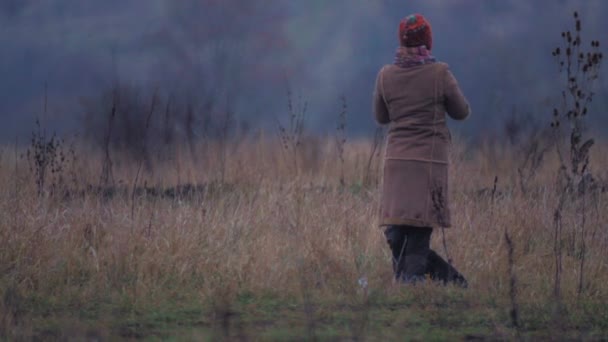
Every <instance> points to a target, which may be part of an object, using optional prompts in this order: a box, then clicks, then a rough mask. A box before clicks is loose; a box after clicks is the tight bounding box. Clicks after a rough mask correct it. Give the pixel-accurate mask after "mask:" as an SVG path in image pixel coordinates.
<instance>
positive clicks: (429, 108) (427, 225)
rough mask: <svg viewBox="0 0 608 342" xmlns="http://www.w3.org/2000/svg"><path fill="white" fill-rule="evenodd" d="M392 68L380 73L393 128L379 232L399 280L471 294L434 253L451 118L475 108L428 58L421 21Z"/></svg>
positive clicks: (413, 21) (445, 211)
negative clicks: (456, 287) (461, 288)
mask: <svg viewBox="0 0 608 342" xmlns="http://www.w3.org/2000/svg"><path fill="white" fill-rule="evenodd" d="M399 41H400V43H401V46H400V47H399V48H398V49H397V53H396V57H395V62H394V64H392V65H386V66H384V67H383V68H382V69H381V70H380V72H379V73H378V78H377V80H376V89H375V92H374V113H375V117H376V120H377V121H378V123H380V124H390V126H389V132H388V141H387V146H386V154H385V160H384V184H383V192H382V201H381V214H380V221H381V222H380V225H381V226H384V227H386V230H385V235H386V239H387V242H388V244H389V246H390V248H391V250H392V255H393V269H394V272H395V277H396V278H397V279H398V280H399V281H402V282H405V283H415V282H418V281H421V280H424V279H425V277H426V275H429V276H430V277H431V279H434V280H438V281H443V282H444V283H447V282H454V283H457V284H459V285H461V286H466V285H467V283H466V280H465V279H464V277H463V276H462V275H461V274H459V273H458V272H457V271H456V270H455V269H454V268H453V267H452V266H451V265H449V264H448V263H447V262H445V261H444V260H443V259H442V258H441V257H440V256H439V255H437V253H435V252H434V251H432V250H431V249H430V240H431V233H432V232H433V228H444V227H446V228H447V227H450V212H449V201H448V148H449V144H450V140H451V137H450V132H449V130H448V127H447V125H446V115H445V113H446V112H447V113H448V114H449V116H450V117H452V118H453V119H456V120H464V119H465V118H466V117H467V116H469V114H470V107H469V104H468V102H467V100H466V98H465V97H464V96H463V94H462V92H461V90H460V88H459V86H458V82H457V81H456V79H455V78H454V75H452V73H451V72H450V70H449V69H448V66H447V64H444V63H439V62H437V61H436V59H435V58H434V57H433V56H432V55H431V49H432V48H433V36H432V31H431V25H430V24H429V22H428V21H427V20H426V19H425V18H424V17H423V16H422V15H420V14H413V15H410V16H407V17H406V18H404V19H403V20H402V21H401V23H400V25H399Z"/></svg>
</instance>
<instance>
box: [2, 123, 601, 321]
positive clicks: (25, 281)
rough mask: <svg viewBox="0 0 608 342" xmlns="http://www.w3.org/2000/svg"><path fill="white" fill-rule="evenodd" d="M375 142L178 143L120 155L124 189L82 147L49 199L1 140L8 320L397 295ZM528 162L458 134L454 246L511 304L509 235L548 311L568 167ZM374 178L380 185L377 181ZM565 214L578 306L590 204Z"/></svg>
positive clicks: (592, 249)
mask: <svg viewBox="0 0 608 342" xmlns="http://www.w3.org/2000/svg"><path fill="white" fill-rule="evenodd" d="M370 144H371V142H370V141H366V140H360V141H349V142H347V143H346V145H345V146H344V148H345V150H344V152H343V153H344V158H343V159H344V166H343V167H342V166H341V165H339V163H338V159H339V156H338V155H337V153H338V152H337V149H336V146H335V141H334V140H333V139H321V138H319V139H313V138H306V139H303V142H302V144H301V145H300V146H299V147H298V148H297V149H296V150H295V151H292V150H285V149H284V148H283V147H282V145H281V144H280V143H278V142H275V141H274V140H273V139H272V138H267V137H265V136H263V135H261V136H260V137H257V138H250V139H246V140H243V141H240V142H238V143H237V142H234V143H229V144H222V145H221V146H220V145H214V144H213V143H207V144H205V145H200V146H199V147H198V150H196V151H195V152H194V155H193V154H192V153H191V151H189V150H188V149H187V148H183V149H180V148H175V150H174V151H173V152H172V153H170V154H169V155H168V157H166V158H165V157H164V158H162V159H161V160H157V161H156V162H155V163H154V164H153V165H152V167H151V168H150V169H145V168H144V171H143V173H142V174H141V175H140V176H137V172H138V171H137V170H138V164H137V163H134V162H132V161H131V160H130V157H128V155H120V154H117V153H115V154H114V155H113V167H114V170H113V173H114V179H115V181H116V184H115V188H116V189H117V190H116V191H115V192H114V193H113V195H111V196H110V194H109V193H105V194H104V193H100V192H99V191H98V189H95V187H90V185H96V184H97V183H98V181H99V175H100V172H101V169H102V160H103V159H102V154H101V153H97V152H95V151H92V150H87V149H85V148H82V149H77V150H76V153H75V155H76V156H77V157H76V160H75V161H74V162H73V163H72V162H70V163H69V165H66V167H65V168H64V170H63V171H62V172H65V173H66V174H71V175H73V177H72V178H70V177H65V178H66V179H69V180H68V181H65V184H64V185H62V186H63V188H62V189H65V190H68V192H62V191H56V192H55V193H54V194H51V193H48V192H47V193H44V194H43V195H42V196H39V195H38V192H37V188H36V184H35V180H34V175H33V173H32V171H31V170H30V169H29V166H28V163H27V160H26V159H25V158H23V157H22V155H24V151H23V149H20V148H14V147H8V146H7V147H5V148H3V149H2V150H0V213H1V214H0V268H1V269H0V298H2V301H1V302H0V318H1V320H0V324H2V329H3V330H4V331H5V332H7V331H8V332H10V331H13V332H15V331H17V330H19V329H24V327H25V326H27V324H26V323H27V319H28V318H27V317H28V315H27V313H28V312H29V310H31V308H32V306H34V307H37V306H36V305H38V307H45V305H48V306H49V307H60V308H65V309H67V310H72V309H73V310H77V309H78V308H81V307H85V306H87V305H91V303H93V304H95V305H109V303H114V304H116V303H118V304H117V305H118V307H119V308H121V310H124V311H125V312H128V311H129V310H134V308H137V307H138V306H140V305H143V306H145V305H147V304H148V303H155V302H159V301H162V300H171V299H175V301H179V300H184V299H186V300H189V301H191V300H200V301H201V303H203V302H205V303H209V302H211V303H215V304H214V305H217V307H226V306H229V305H230V303H231V302H232V301H233V300H234V298H235V297H236V296H237V295H239V294H240V293H244V292H248V293H274V294H278V295H280V296H285V297H294V298H303V299H306V298H309V296H310V294H311V293H314V295H315V296H320V297H321V298H333V299H334V300H340V298H344V299H345V300H346V299H348V298H354V297H356V296H358V295H359V294H360V291H361V288H360V285H359V283H358V280H359V279H360V278H362V277H366V279H367V280H368V282H369V285H368V290H369V291H372V292H373V291H375V292H378V293H387V294H388V295H389V296H390V293H391V291H398V290H399V286H396V285H395V284H394V283H393V281H392V274H391V272H392V270H391V265H390V254H389V249H388V247H387V246H386V244H385V241H384V240H383V234H382V230H381V229H380V228H379V227H377V226H376V223H377V216H376V212H377V206H378V198H379V195H380V194H379V190H378V183H379V181H380V179H377V178H379V176H380V173H381V172H380V171H381V158H380V157H379V154H375V155H374V156H373V162H372V163H371V168H369V167H368V160H369V159H370V151H373V148H372V146H370ZM604 151H606V148H605V146H598V147H597V148H596V149H595V152H596V153H595V155H593V156H592V163H591V167H592V172H593V174H595V175H596V176H597V177H596V178H597V179H598V184H600V187H599V188H598V189H597V190H594V192H593V193H590V194H589V196H590V197H589V198H590V199H591V203H592V205H591V206H590V209H589V210H588V212H587V213H586V215H587V217H586V222H587V223H586V224H587V226H588V229H589V232H590V233H589V234H588V235H587V236H584V239H585V243H586V246H587V256H586V257H587V261H586V264H585V267H584V272H585V277H584V291H583V294H582V296H583V298H584V299H585V300H588V301H598V302H602V301H605V300H606V298H607V297H606V296H607V295H608V286H607V285H606V284H608V269H607V268H608V264H607V263H606V260H607V258H608V248H607V247H608V226H607V224H606V214H605V213H606V212H607V209H608V202H607V199H608V193H607V192H606V191H605V190H606V189H604V191H602V189H601V188H602V186H604V187H605V185H606V183H601V180H602V179H604V180H606V179H608V177H607V176H608V173H607V172H606V171H605V170H607V167H608V158H606V154H605V153H603V152H604ZM294 158H297V159H298V162H297V163H294V162H293V161H294ZM222 163H225V164H223V165H222ZM521 164H522V155H521V153H520V152H519V150H518V149H517V148H514V147H509V146H507V145H497V144H488V145H484V146H481V147H475V148H472V147H471V146H467V145H466V144H464V143H462V142H458V141H457V142H455V144H454V147H453V149H452V154H451V169H450V172H451V173H450V182H451V183H450V184H451V188H450V197H451V206H452V207H451V209H452V215H453V224H454V227H453V228H451V229H447V230H446V231H445V234H446V246H447V249H448V251H447V252H448V253H449V255H450V257H451V258H452V261H453V264H454V265H455V266H456V267H457V268H458V269H459V270H460V271H461V272H462V273H463V274H464V275H465V276H466V277H467V278H468V281H469V284H470V288H469V289H468V290H467V291H468V293H470V294H472V296H473V297H479V298H489V300H491V301H496V302H498V303H505V305H508V304H507V303H508V302H509V298H510V293H511V292H510V275H509V272H508V268H509V265H508V258H507V254H508V250H507V248H506V245H505V238H504V237H505V232H508V234H509V235H510V237H511V239H512V241H513V246H514V255H513V258H514V264H513V265H512V269H513V272H514V273H515V274H516V275H517V284H516V286H517V287H518V288H517V301H518V302H520V303H529V304H535V305H547V304H549V303H552V302H553V301H554V298H553V292H552V289H553V286H554V283H553V282H554V280H553V279H554V272H555V257H554V241H553V239H554V231H553V215H554V210H555V208H556V206H557V199H558V192H557V190H556V189H557V188H556V186H555V182H556V179H557V177H556V175H557V168H558V163H557V161H556V159H555V158H554V157H553V152H548V153H547V156H546V158H545V159H544V162H543V163H542V164H541V166H540V167H539V168H538V170H534V172H533V175H532V176H531V177H530V180H529V182H528V183H527V189H528V190H527V191H526V192H525V193H524V192H523V191H522V189H521V187H520V185H519V182H520V173H519V172H518V168H519V167H521ZM294 165H298V169H295V167H294ZM368 169H369V170H368ZM370 172H371V173H372V174H373V175H374V177H372V178H373V181H371V182H368V183H369V184H365V179H366V178H369V175H368V173H370ZM136 178H139V180H138V184H137V186H134V184H133V182H134V180H135V179H136ZM220 179H223V180H224V181H223V182H219V181H218V180H220ZM342 179H344V181H343V182H342ZM495 180H497V181H496V182H495ZM341 183H344V184H345V185H344V186H342V185H341ZM185 184H191V185H194V186H198V187H197V188H196V189H197V191H196V192H194V193H193V194H192V195H191V196H185V197H179V196H178V197H173V196H167V197H162V196H157V195H155V194H154V193H152V192H150V191H148V192H146V191H143V190H141V189H140V190H137V189H136V188H143V187H146V188H148V189H152V188H155V189H169V188H174V187H177V186H179V185H185ZM495 184H496V187H495V188H494V185H495ZM121 189H122V190H121ZM404 198H407V196H406V194H404ZM412 200H415V199H412ZM562 215H563V220H564V234H563V241H560V243H561V244H562V245H563V248H564V249H563V250H564V257H563V276H562V278H563V279H562V285H561V286H562V291H563V299H564V301H565V302H567V303H574V302H576V301H577V300H578V299H577V298H579V299H580V297H577V295H576V289H577V282H578V279H579V267H578V265H579V261H580V253H579V252H580V246H581V239H582V238H583V236H581V234H579V229H580V222H581V217H580V215H581V213H580V212H579V211H577V210H576V206H575V205H566V207H565V209H564V210H563V213H562ZM441 239H442V234H441V231H436V232H435V233H434V234H433V240H432V247H433V248H434V249H435V250H437V251H438V252H439V253H440V254H443V255H445V253H446V251H445V248H444V247H443V241H442V240H441ZM421 300H424V299H421ZM32 303H33V304H32Z"/></svg>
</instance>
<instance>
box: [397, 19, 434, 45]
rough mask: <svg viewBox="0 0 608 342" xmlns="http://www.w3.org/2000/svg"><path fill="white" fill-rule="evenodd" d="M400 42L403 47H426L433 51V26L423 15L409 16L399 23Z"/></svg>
mask: <svg viewBox="0 0 608 342" xmlns="http://www.w3.org/2000/svg"><path fill="white" fill-rule="evenodd" d="M399 41H400V42H401V45H402V46H406V47H415V46H421V45H426V48H427V49H429V50H431V49H432V48H433V32H432V30H431V24H430V23H429V22H428V21H427V20H426V19H425V18H424V17H423V16H422V15H421V14H412V15H408V16H407V17H405V18H403V20H401V22H400V23H399Z"/></svg>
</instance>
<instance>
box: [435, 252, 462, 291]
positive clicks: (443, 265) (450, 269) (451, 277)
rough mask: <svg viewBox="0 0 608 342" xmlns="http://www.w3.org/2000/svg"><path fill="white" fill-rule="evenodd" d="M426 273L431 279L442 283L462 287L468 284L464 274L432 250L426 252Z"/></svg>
mask: <svg viewBox="0 0 608 342" xmlns="http://www.w3.org/2000/svg"><path fill="white" fill-rule="evenodd" d="M426 273H427V274H429V275H430V276H431V279H432V280H434V281H440V282H443V284H444V285H447V284H448V283H452V284H454V285H457V286H460V287H462V288H467V287H468V286H469V284H468V282H467V280H466V279H465V278H464V276H463V275H462V274H460V272H458V271H457V270H456V269H455V268H454V266H452V265H450V264H449V263H447V262H446V261H445V260H443V258H442V257H441V256H440V255H439V254H437V253H435V251H433V250H431V251H430V252H429V254H428V259H427V269H426Z"/></svg>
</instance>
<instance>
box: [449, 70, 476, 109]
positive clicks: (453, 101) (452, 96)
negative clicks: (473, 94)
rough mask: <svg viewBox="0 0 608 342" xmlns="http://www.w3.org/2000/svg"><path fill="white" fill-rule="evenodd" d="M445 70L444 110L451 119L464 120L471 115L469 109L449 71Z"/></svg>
mask: <svg viewBox="0 0 608 342" xmlns="http://www.w3.org/2000/svg"><path fill="white" fill-rule="evenodd" d="M445 70H446V75H445V88H444V89H445V108H446V110H447V112H448V115H449V116H450V117H451V118H452V119H454V120H464V119H466V118H467V117H468V116H469V115H470V114H471V107H470V106H469V103H468V102H467V99H466V98H465V97H464V95H463V94H462V91H461V90H460V86H459V85H458V81H456V78H455V77H454V75H453V74H452V72H451V71H450V69H448V68H446V69H445Z"/></svg>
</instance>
